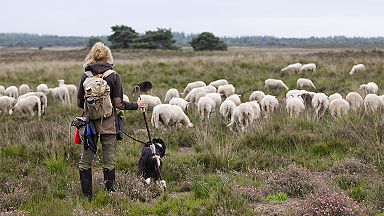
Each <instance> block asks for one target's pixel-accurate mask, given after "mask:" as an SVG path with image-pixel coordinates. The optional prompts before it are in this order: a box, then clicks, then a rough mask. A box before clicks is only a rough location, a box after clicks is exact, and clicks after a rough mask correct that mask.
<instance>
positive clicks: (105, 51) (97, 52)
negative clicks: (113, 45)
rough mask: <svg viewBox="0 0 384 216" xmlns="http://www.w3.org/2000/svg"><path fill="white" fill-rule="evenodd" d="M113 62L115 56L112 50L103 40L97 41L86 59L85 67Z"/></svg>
mask: <svg viewBox="0 0 384 216" xmlns="http://www.w3.org/2000/svg"><path fill="white" fill-rule="evenodd" d="M102 62H105V63H108V64H113V56H112V52H111V50H110V49H109V48H108V47H107V46H105V45H104V44H103V43H101V42H97V43H95V45H93V47H92V48H91V50H90V51H89V53H88V55H87V57H86V58H85V60H84V65H83V67H84V68H86V67H87V65H90V64H95V63H102Z"/></svg>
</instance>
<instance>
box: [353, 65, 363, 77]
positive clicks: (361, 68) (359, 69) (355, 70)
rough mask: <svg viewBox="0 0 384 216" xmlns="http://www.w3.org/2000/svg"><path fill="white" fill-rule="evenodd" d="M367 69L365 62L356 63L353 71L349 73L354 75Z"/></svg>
mask: <svg viewBox="0 0 384 216" xmlns="http://www.w3.org/2000/svg"><path fill="white" fill-rule="evenodd" d="M363 71H365V66H364V65H363V64H357V65H354V66H353V67H352V69H351V71H350V72H349V74H351V75H353V74H355V73H357V72H363Z"/></svg>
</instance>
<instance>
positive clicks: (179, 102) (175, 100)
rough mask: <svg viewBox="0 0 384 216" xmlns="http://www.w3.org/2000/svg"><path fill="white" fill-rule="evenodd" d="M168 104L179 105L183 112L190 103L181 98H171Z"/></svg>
mask: <svg viewBox="0 0 384 216" xmlns="http://www.w3.org/2000/svg"><path fill="white" fill-rule="evenodd" d="M169 104H171V105H176V106H179V107H180V108H181V109H182V110H183V111H184V112H186V111H187V110H188V107H189V104H190V103H189V102H188V101H186V100H184V99H183V98H172V99H171V100H170V101H169Z"/></svg>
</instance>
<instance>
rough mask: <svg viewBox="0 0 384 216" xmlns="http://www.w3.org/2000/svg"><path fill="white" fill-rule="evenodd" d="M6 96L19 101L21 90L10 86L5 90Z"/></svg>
mask: <svg viewBox="0 0 384 216" xmlns="http://www.w3.org/2000/svg"><path fill="white" fill-rule="evenodd" d="M5 95H7V96H9V97H13V98H15V99H17V98H18V97H19V90H18V89H17V87H16V86H9V87H8V88H6V89H5Z"/></svg>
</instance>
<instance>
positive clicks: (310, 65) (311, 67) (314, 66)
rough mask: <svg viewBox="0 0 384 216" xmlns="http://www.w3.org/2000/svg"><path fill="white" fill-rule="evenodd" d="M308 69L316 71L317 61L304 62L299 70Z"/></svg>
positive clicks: (305, 70)
mask: <svg viewBox="0 0 384 216" xmlns="http://www.w3.org/2000/svg"><path fill="white" fill-rule="evenodd" d="M307 71H312V72H316V64H315V63H309V64H304V65H303V66H301V68H300V70H299V72H307Z"/></svg>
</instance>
